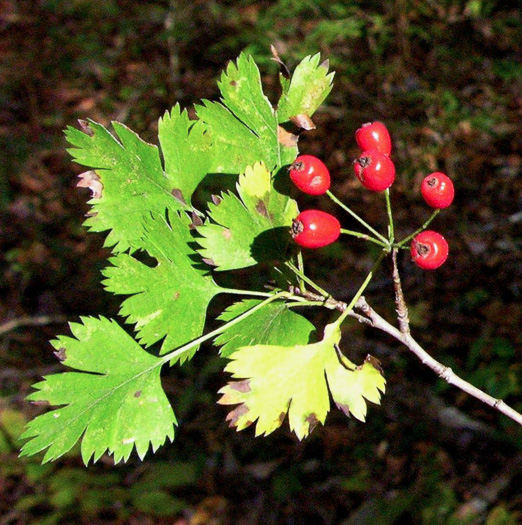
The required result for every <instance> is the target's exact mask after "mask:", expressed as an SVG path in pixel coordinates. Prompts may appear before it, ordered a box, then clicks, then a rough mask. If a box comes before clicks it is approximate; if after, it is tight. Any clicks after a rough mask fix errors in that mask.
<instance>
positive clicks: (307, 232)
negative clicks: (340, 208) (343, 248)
mask: <svg viewBox="0 0 522 525" xmlns="http://www.w3.org/2000/svg"><path fill="white" fill-rule="evenodd" d="M290 233H291V234H292V237H293V238H294V241H295V242H296V243H297V244H299V245H300V246H302V247H303V248H322V247H323V246H327V245H328V244H332V243H333V242H335V241H336V240H337V239H338V237H339V235H340V234H341V225H340V223H339V221H338V220H337V219H336V218H335V217H334V216H333V215H330V214H329V213H326V212H324V211H320V210H305V211H303V212H301V213H300V214H299V215H298V216H297V217H296V218H295V219H294V220H293V222H292V230H291V232H290Z"/></svg>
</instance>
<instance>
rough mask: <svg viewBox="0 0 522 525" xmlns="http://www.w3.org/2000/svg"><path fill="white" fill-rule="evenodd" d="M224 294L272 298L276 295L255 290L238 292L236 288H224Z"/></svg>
mask: <svg viewBox="0 0 522 525" xmlns="http://www.w3.org/2000/svg"><path fill="white" fill-rule="evenodd" d="M221 291H222V293H229V294H233V295H251V296H253V297H272V295H274V294H273V293H270V292H257V291H255V290H236V289H235V288H223V289H222V290H221Z"/></svg>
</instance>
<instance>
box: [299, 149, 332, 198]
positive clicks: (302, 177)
mask: <svg viewBox="0 0 522 525" xmlns="http://www.w3.org/2000/svg"><path fill="white" fill-rule="evenodd" d="M290 178H291V179H292V182H293V183H294V184H295V185H296V186H297V187H298V188H299V189H300V190H301V191H303V192H304V193H308V194H309V195H322V194H323V193H326V192H327V191H328V190H329V189H330V172H329V171H328V168H327V167H326V166H325V164H324V163H323V162H322V161H321V160H320V159H318V158H317V157H314V156H313V155H300V156H299V157H297V158H296V159H295V161H294V163H293V164H292V165H291V166H290Z"/></svg>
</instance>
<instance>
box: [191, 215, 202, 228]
mask: <svg viewBox="0 0 522 525" xmlns="http://www.w3.org/2000/svg"><path fill="white" fill-rule="evenodd" d="M200 226H203V219H202V218H201V217H200V216H199V215H197V214H196V213H194V212H192V222H191V223H190V226H189V228H190V229H191V230H195V229H196V228H199V227H200Z"/></svg>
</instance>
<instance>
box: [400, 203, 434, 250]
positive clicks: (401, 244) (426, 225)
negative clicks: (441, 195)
mask: <svg viewBox="0 0 522 525" xmlns="http://www.w3.org/2000/svg"><path fill="white" fill-rule="evenodd" d="M439 213H440V210H435V211H434V212H433V213H432V214H431V216H430V218H429V219H428V220H427V221H426V222H425V223H424V224H423V225H422V226H421V227H420V228H419V229H417V230H415V231H414V232H413V233H412V234H411V235H408V237H406V238H405V239H402V241H401V242H399V243H398V244H397V248H402V246H403V245H404V244H406V243H407V242H408V241H411V239H413V237H415V235H417V234H418V233H420V232H421V231H424V230H425V229H426V228H427V227H428V226H429V224H430V222H431V221H432V220H433V219H434V218H435V217H436V216H437V215H438V214H439Z"/></svg>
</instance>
